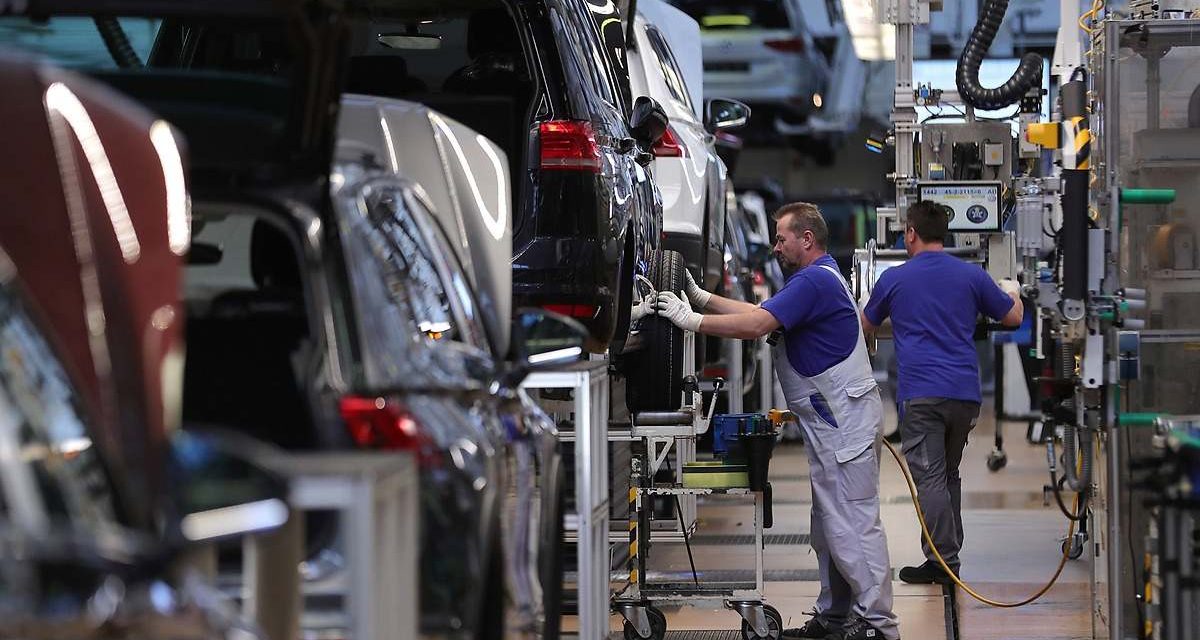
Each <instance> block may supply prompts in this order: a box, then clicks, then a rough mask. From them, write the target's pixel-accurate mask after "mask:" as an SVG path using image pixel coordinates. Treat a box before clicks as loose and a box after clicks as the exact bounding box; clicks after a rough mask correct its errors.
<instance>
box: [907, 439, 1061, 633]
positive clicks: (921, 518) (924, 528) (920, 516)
mask: <svg viewBox="0 0 1200 640" xmlns="http://www.w3.org/2000/svg"><path fill="white" fill-rule="evenodd" d="M883 444H884V446H886V447H887V448H888V451H890V452H891V454H892V457H893V458H895V459H896V464H898V465H900V472H901V473H903V474H904V480H905V481H906V482H907V483H908V492H909V493H910V494H911V495H912V499H913V505H914V506H915V507H916V510H917V521H918V522H920V523H921V534H922V535H924V536H925V541H926V542H928V543H929V548H930V550H932V551H933V556H934V558H936V559H937V561H938V564H939V565H941V567H942V571H945V572H946V575H947V576H949V577H950V579H951V580H953V581H954V584H956V585H958V586H959V587H960V588H961V589H962V590H963V591H965V592H967V595H969V596H971V597H972V598H975V599H976V600H978V601H980V602H982V603H984V604H986V605H990V606H993V607H999V608H1002V609H1014V608H1016V607H1023V606H1025V605H1027V604H1029V603H1031V602H1033V601H1035V600H1037V599H1038V598H1041V597H1042V596H1043V595H1045V594H1046V592H1047V591H1049V590H1050V589H1051V587H1053V586H1054V584H1055V583H1056V582H1058V577H1059V576H1061V575H1062V572H1063V568H1064V567H1066V566H1067V558H1068V556H1069V555H1070V553H1071V545H1069V544H1068V545H1063V554H1062V559H1061V560H1059V562H1058V568H1057V569H1055V571H1054V575H1053V576H1051V577H1050V581H1049V582H1047V583H1046V586H1044V587H1042V588H1041V589H1039V590H1038V591H1037V593H1034V594H1033V595H1031V596H1029V597H1028V598H1025V599H1024V600H1021V601H1018V602H1000V601H998V600H992V599H991V598H988V597H986V596H983V595H980V594H979V592H977V591H975V590H974V589H972V588H971V587H970V586H969V585H968V584H967V583H965V582H963V581H962V580H961V579H960V578H959V577H958V576H957V575H955V573H954V572H953V571H951V570H950V567H948V566H946V560H945V559H943V558H942V553H941V552H940V551H938V548H937V545H935V544H934V543H933V536H932V535H931V534H930V533H929V525H927V524H926V523H925V513H924V510H923V509H922V508H921V500H920V499H919V498H918V497H917V485H916V484H915V483H914V482H913V478H912V474H911V473H910V472H909V470H908V465H906V464H905V463H904V460H903V459H901V457H900V453H899V452H897V451H896V448H895V447H893V446H892V444H891V443H890V442H888V441H887V440H884V441H883ZM1074 506H1075V507H1076V508H1078V507H1079V497H1078V496H1076V498H1075V505H1074ZM1074 537H1075V522H1074V521H1072V522H1071V524H1070V525H1069V526H1068V527H1067V540H1071V539H1072V538H1074Z"/></svg>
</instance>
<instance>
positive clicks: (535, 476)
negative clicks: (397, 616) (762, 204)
mask: <svg viewBox="0 0 1200 640" xmlns="http://www.w3.org/2000/svg"><path fill="white" fill-rule="evenodd" d="M363 154H369V155H371V156H374V157H375V162H376V163H378V164H381V165H383V166H386V167H389V168H390V169H391V171H393V172H395V173H397V174H399V175H402V176H404V177H405V178H407V179H409V180H412V181H414V182H416V183H417V185H419V187H420V189H421V190H422V191H423V192H424V195H425V196H426V200H428V202H429V204H430V210H431V213H432V214H433V216H434V218H435V219H437V220H438V223H439V224H440V225H441V227H442V230H443V232H444V234H445V237H446V238H447V240H448V241H449V243H450V244H451V245H452V246H453V250H454V251H455V253H457V258H458V260H459V261H460V263H461V264H462V267H463V270H464V271H465V272H466V273H467V277H469V278H471V279H472V285H473V287H472V288H473V289H474V291H475V294H476V298H477V300H478V302H479V306H480V308H481V310H482V312H481V315H482V316H483V317H482V318H481V319H482V321H483V323H484V325H485V326H486V327H487V329H488V332H489V333H490V334H491V337H490V339H491V342H492V348H493V349H492V356H493V358H494V359H495V360H496V361H497V362H499V361H501V360H504V359H505V358H506V357H507V356H508V353H509V337H510V328H511V326H512V268H511V259H512V216H511V215H510V211H511V208H510V207H511V203H512V200H511V193H510V191H509V184H510V183H509V167H508V159H507V158H506V157H505V154H504V152H503V151H502V150H500V148H499V147H498V146H496V145H495V144H494V143H493V142H492V141H491V140H489V139H487V138H486V137H484V136H482V135H480V134H478V133H477V132H476V131H475V130H473V129H471V128H469V127H467V126H466V125H463V124H462V123H459V122H457V121H455V120H453V119H451V118H449V117H447V116H445V115H443V114H441V113H439V112H437V111H435V110H433V109H430V108H429V107H426V106H424V105H421V104H417V103H414V102H408V101H404V100H396V99H392V98H380V97H374V96H365V95H354V94H347V95H344V96H343V97H342V109H341V120H340V121H339V123H338V156H339V157H340V158H353V157H355V156H358V157H360V158H361V156H362V155H363ZM510 392H511V396H510V397H509V398H508V401H507V402H506V403H504V410H503V414H504V415H502V416H501V420H502V421H503V422H504V424H505V430H506V437H507V445H508V446H507V447H506V448H505V458H506V461H505V465H506V474H505V476H506V477H505V480H504V482H505V485H506V486H505V490H504V491H503V492H502V495H503V500H504V506H503V509H502V513H501V520H502V522H501V527H502V532H503V533H502V535H503V538H504V542H503V547H504V556H505V565H506V571H505V576H506V585H507V590H508V593H509V596H510V600H509V602H508V603H507V604H508V615H507V616H506V624H507V625H508V627H509V628H508V629H507V630H506V633H507V634H515V635H512V636H511V637H517V636H528V635H530V634H539V633H540V631H541V628H540V627H541V624H542V622H543V616H544V612H543V605H544V600H543V594H544V593H545V592H546V591H547V589H548V588H549V585H548V584H547V581H549V580H561V576H553V575H548V574H547V573H546V567H548V566H550V565H549V564H548V559H547V558H546V557H545V554H552V553H554V552H555V551H556V549H555V548H554V545H558V544H560V543H561V528H560V527H558V526H556V524H557V523H556V522H555V520H556V519H557V520H559V521H561V510H560V497H559V492H560V488H561V484H562V482H561V478H562V469H561V459H560V455H559V452H558V432H557V430H556V429H555V426H554V422H553V421H552V420H551V419H550V418H549V417H548V416H546V415H545V413H543V412H542V411H541V409H539V408H538V406H537V405H536V404H534V403H533V401H532V400H531V399H530V398H529V397H528V396H527V395H526V394H525V393H524V392H523V391H520V390H507V391H502V393H510ZM510 420H511V421H510Z"/></svg>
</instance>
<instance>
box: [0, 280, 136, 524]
mask: <svg viewBox="0 0 1200 640" xmlns="http://www.w3.org/2000/svg"><path fill="white" fill-rule="evenodd" d="M87 425H88V416H86V415H85V412H84V410H83V406H82V399H81V398H80V396H79V394H78V393H77V391H76V390H75V388H74V385H73V384H72V382H71V380H70V379H69V378H68V377H67V374H66V371H65V369H64V367H63V365H62V364H61V363H60V362H59V360H58V358H57V357H56V355H55V354H54V352H53V350H52V349H51V347H50V344H49V343H48V341H47V340H46V338H45V337H44V336H43V335H42V333H41V331H40V330H39V329H38V327H37V326H36V325H35V324H34V323H33V321H32V320H31V318H30V317H29V315H28V313H27V312H26V310H25V308H24V306H23V304H22V302H21V300H20V298H19V296H18V293H17V291H16V290H15V289H14V288H13V286H12V285H11V284H0V449H4V450H6V451H8V452H9V453H7V454H5V455H4V456H3V459H4V462H2V463H0V487H2V488H3V491H0V494H2V495H3V500H0V515H2V516H3V517H5V518H8V519H15V520H24V521H25V522H26V523H27V524H29V523H33V524H41V525H46V524H54V523H56V522H57V523H61V524H64V525H67V526H73V527H78V528H80V529H83V530H88V531H103V530H106V529H108V530H113V529H114V528H116V527H117V526H118V517H119V516H118V513H119V511H118V503H117V496H116V495H115V493H114V491H113V487H112V484H111V479H110V477H109V474H108V472H107V469H106V468H105V466H104V464H103V462H102V460H101V457H100V452H99V451H98V450H97V448H96V446H95V443H94V442H93V441H92V435H91V433H90V432H89V431H88V426H87Z"/></svg>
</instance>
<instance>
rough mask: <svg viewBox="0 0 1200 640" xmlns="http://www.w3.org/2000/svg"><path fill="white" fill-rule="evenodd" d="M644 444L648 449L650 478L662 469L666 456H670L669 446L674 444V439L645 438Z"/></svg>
mask: <svg viewBox="0 0 1200 640" xmlns="http://www.w3.org/2000/svg"><path fill="white" fill-rule="evenodd" d="M646 444H647V446H649V447H650V451H648V452H647V453H649V454H650V477H652V478H653V477H654V476H655V475H657V474H658V470H659V469H660V468H662V465H663V463H664V462H666V461H667V456H668V455H670V454H671V446H672V445H674V444H675V438H673V437H669V438H656V437H649V438H646ZM659 445H662V450H661V451H660V450H659Z"/></svg>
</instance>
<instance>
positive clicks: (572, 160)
mask: <svg viewBox="0 0 1200 640" xmlns="http://www.w3.org/2000/svg"><path fill="white" fill-rule="evenodd" d="M538 136H539V138H540V139H541V145H542V159H541V167H542V169H549V170H555V171H591V172H592V173H599V172H600V146H599V145H598V144H596V134H595V132H594V131H592V125H591V123H589V122H582V121H578V120H550V121H547V122H542V123H540V124H539V125H538Z"/></svg>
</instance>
